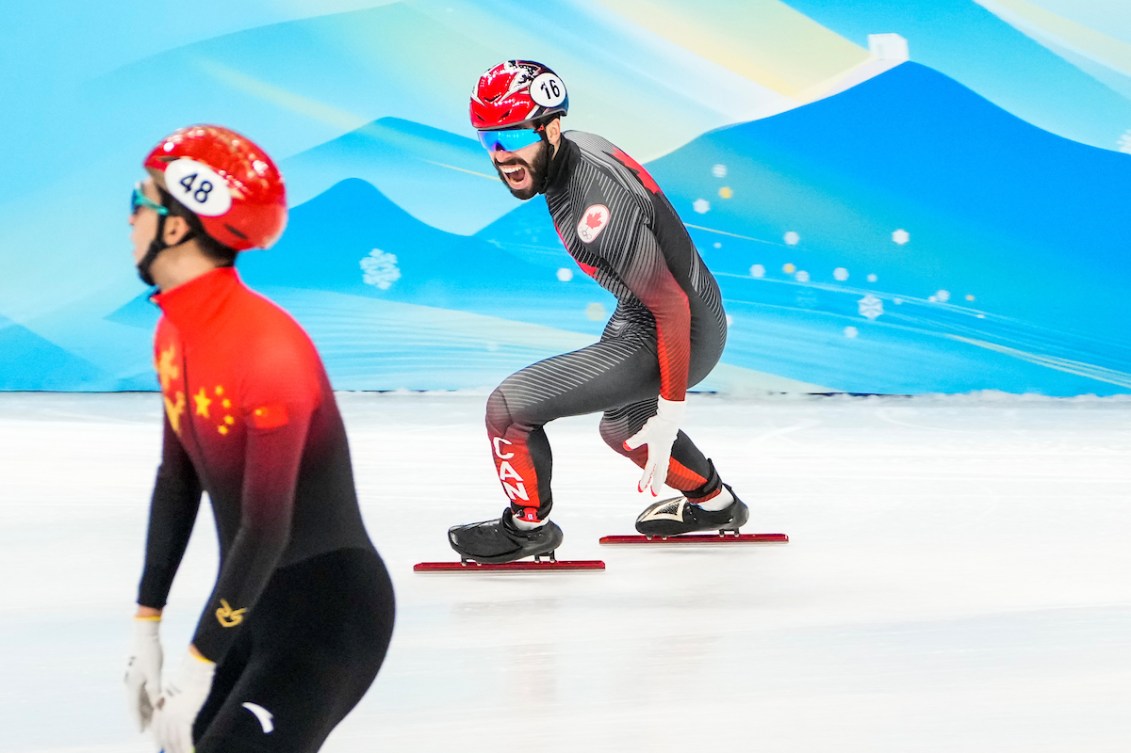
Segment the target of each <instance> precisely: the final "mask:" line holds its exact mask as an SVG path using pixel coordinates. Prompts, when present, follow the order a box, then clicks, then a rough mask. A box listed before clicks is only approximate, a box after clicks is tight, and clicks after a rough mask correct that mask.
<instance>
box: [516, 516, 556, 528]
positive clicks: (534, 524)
mask: <svg viewBox="0 0 1131 753" xmlns="http://www.w3.org/2000/svg"><path fill="white" fill-rule="evenodd" d="M513 517H514V527H515V528H517V529H518V530H520V531H533V530H534V529H535V528H541V527H542V526H544V525H546V521H547V520H549V518H546V519H545V520H523V519H522V518H520V517H518V516H517V515H515V516H513Z"/></svg>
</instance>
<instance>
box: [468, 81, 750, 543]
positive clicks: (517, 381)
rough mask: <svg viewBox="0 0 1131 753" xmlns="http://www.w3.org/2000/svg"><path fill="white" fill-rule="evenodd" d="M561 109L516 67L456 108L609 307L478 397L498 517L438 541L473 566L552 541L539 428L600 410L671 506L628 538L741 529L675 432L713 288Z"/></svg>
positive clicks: (605, 434) (742, 516) (636, 175)
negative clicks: (538, 207)
mask: <svg viewBox="0 0 1131 753" xmlns="http://www.w3.org/2000/svg"><path fill="white" fill-rule="evenodd" d="M568 109H569V96H568V94H567V90H566V86H565V83H564V82H563V81H562V79H561V77H560V76H558V74H557V73H555V72H554V71H553V70H551V69H550V68H548V67H547V66H545V65H543V64H541V63H537V62H533V61H529V60H509V61H506V62H503V63H499V64H498V65H496V66H494V67H492V68H490V69H489V70H487V71H486V72H484V73H483V75H482V76H480V77H479V80H478V81H477V82H476V84H475V88H474V90H473V92H472V96H471V103H470V118H471V125H472V127H474V128H475V129H476V130H477V132H478V135H479V140H480V142H481V143H482V145H483V147H484V148H485V149H486V150H487V153H488V157H489V159H490V160H491V163H492V164H493V165H494V167H495V169H496V171H497V172H498V173H499V177H500V179H501V180H502V181H503V183H504V184H505V185H506V186H507V188H508V189H509V190H510V192H511V193H512V194H514V195H515V196H516V197H518V198H519V199H522V200H527V199H530V198H533V197H534V196H535V195H536V194H544V195H545V197H546V205H547V208H548V209H549V212H550V217H551V219H552V220H553V223H554V226H555V227H556V229H557V231H558V235H559V237H560V238H561V240H562V243H563V244H564V245H565V247H566V250H567V251H568V252H569V254H570V255H571V256H572V257H573V258H574V260H575V261H576V262H577V264H578V266H579V267H581V269H582V270H583V271H585V272H586V273H587V274H589V275H590V276H591V277H593V279H594V280H596V281H597V282H598V283H599V284H600V285H601V286H602V287H603V288H605V289H606V290H607V291H609V292H610V293H612V295H613V296H614V297H615V298H616V299H617V307H616V310H615V312H614V314H613V316H612V318H611V319H610V320H609V322H608V324H607V325H606V327H605V331H604V333H603V334H602V336H601V339H600V341H599V342H597V343H594V344H593V345H590V346H587V347H585V348H582V349H580V350H577V351H574V352H572V353H566V354H563V355H559V356H554V357H552V358H549V359H546V360H544V361H541V362H539V363H536V364H533V365H532V366H528V367H527V368H525V369H522V370H520V371H518V372H517V373H515V374H512V375H511V376H509V377H507V378H506V379H505V380H503V382H502V384H500V385H499V386H498V387H497V388H496V389H495V390H494V392H492V394H491V396H490V398H489V399H488V401H487V417H486V423H487V435H488V440H489V445H490V448H491V454H492V457H493V459H494V462H495V468H496V471H497V474H498V478H499V481H500V483H501V484H502V488H503V492H504V493H505V494H506V496H507V500H508V502H509V504H508V506H507V509H506V510H505V511H504V512H503V515H502V516H501V518H499V519H496V520H487V521H483V522H481V523H472V524H468V525H463V526H456V527H454V528H452V529H450V530H449V532H448V539H449V542H450V544H451V545H452V547H453V548H454V549H455V550H456V551H457V552H459V553H460V555H461V556H462V557H464V558H467V559H473V560H477V561H480V562H507V561H511V560H515V559H519V558H521V557H526V556H531V555H534V556H537V555H542V554H548V553H549V552H551V551H552V550H553V549H554V548H556V547H557V546H558V544H560V543H561V541H562V531H561V529H560V528H559V527H558V526H557V525H556V524H554V523H553V522H552V521H550V520H549V519H548V517H549V515H550V511H551V507H552V501H553V498H552V491H551V485H550V477H551V471H552V460H551V453H550V443H549V440H548V438H547V435H546V431H545V428H544V427H545V426H546V424H547V423H549V422H551V421H553V420H554V419H556V418H562V417H565V416H576V415H582V414H587V413H597V412H600V413H601V414H602V418H601V423H600V432H601V436H602V438H603V439H604V441H605V442H606V443H607V444H608V445H609V446H610V447H611V448H612V449H613V450H615V451H616V452H618V453H620V454H621V455H624V456H625V457H627V458H629V459H630V460H632V461H633V462H634V463H636V464H637V465H638V466H640V467H641V468H642V469H643V474H642V476H641V479H640V482H639V486H638V488H639V490H640V491H642V492H643V491H645V490H651V492H652V494H653V495H654V496H658V494H657V491H658V490H659V489H660V488H662V487H663V486H664V485H665V484H666V485H667V486H669V487H671V488H673V489H675V490H676V491H677V492H679V496H677V497H673V498H669V499H663V500H660V501H657V502H655V503H653V504H651V505H649V506H648V507H647V508H646V509H645V510H644V511H643V512H642V513H641V514H640V515H639V516H638V517H637V520H636V528H637V530H638V531H640V532H641V533H644V534H648V535H661V536H671V535H679V534H682V533H690V532H693V531H702V530H737V529H738V528H739V527H740V526H742V525H743V524H745V523H746V521H747V518H748V516H749V511H748V509H747V507H746V505H745V504H744V503H743V502H742V501H740V500H739V499H738V498H737V497H736V496H735V495H734V493H733V491H732V490H731V488H730V486H728V485H727V484H725V483H723V481H722V479H721V478H720V477H719V474H718V472H717V471H716V470H715V467H714V464H713V463H712V462H711V461H710V460H709V459H708V458H707V457H706V456H705V455H704V454H703V452H702V451H700V449H699V448H698V447H697V446H696V445H695V444H694V443H693V442H692V441H691V439H690V438H689V437H688V436H687V434H685V433H684V432H683V431H681V430H680V425H681V424H682V422H683V414H684V406H685V397H686V393H687V389H688V387H690V386H692V385H694V384H697V383H698V382H699V381H700V380H702V379H703V378H704V377H706V376H707V374H708V373H709V372H710V371H711V370H712V369H713V368H714V366H715V364H717V363H718V361H719V358H720V357H721V355H722V351H723V346H724V344H725V343H726V330H727V324H726V314H725V313H724V311H723V306H722V297H721V294H720V292H719V287H718V284H717V282H716V281H715V278H714V277H713V276H712V275H711V273H710V271H709V270H708V269H707V267H706V265H705V264H704V263H703V260H702V258H701V257H700V256H699V253H698V251H697V250H696V248H695V246H694V244H693V243H692V240H691V237H690V236H689V235H688V233H687V230H686V228H685V227H684V225H683V222H682V221H681V220H680V218H679V215H678V214H677V213H676V211H675V209H674V208H673V207H672V205H671V203H670V202H669V201H668V200H667V198H666V197H665V196H664V194H663V192H662V191H661V189H660V187H659V185H658V184H657V183H656V181H655V180H654V179H653V178H652V176H651V175H649V174H648V171H647V170H645V169H644V168H643V167H642V166H641V165H640V164H639V163H638V162H637V161H636V160H634V159H633V158H632V157H630V156H629V155H628V154H626V153H625V152H624V151H622V150H621V149H620V148H618V147H617V146H615V145H614V144H612V143H610V142H609V141H607V140H606V139H604V138H602V137H600V136H596V135H593V134H589V133H582V132H579V131H568V132H564V131H562V128H561V118H562V116H564V115H565V114H566V112H567V111H568Z"/></svg>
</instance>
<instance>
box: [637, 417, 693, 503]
mask: <svg viewBox="0 0 1131 753" xmlns="http://www.w3.org/2000/svg"><path fill="white" fill-rule="evenodd" d="M686 405H687V403H685V402H684V401H683V400H665V399H664V398H662V397H661V398H659V403H657V405H656V415H654V416H652V417H651V418H649V419H648V420H647V421H646V422H645V423H644V427H643V428H641V429H640V431H638V432H636V433H635V434H633V435H632V436H631V437H629V438H628V439H626V440H625V442H624V446H625V447H626V448H628V449H630V450H635V449H636V448H637V447H640V446H641V445H645V444H646V445H648V462H646V463H645V464H644V475H643V476H641V477H640V483H639V484H637V486H636V490H637V491H640V492H643V491H644V490H645V489H647V488H649V487H651V488H652V496H653V497H657V496H659V494H657V490H658V489H660V487H662V486H663V485H664V482H665V481H667V478H668V464H669V463H670V462H671V459H672V445H673V444H675V436H676V434H678V433H679V425H680V424H681V423H683V411H684V408H685V407H686Z"/></svg>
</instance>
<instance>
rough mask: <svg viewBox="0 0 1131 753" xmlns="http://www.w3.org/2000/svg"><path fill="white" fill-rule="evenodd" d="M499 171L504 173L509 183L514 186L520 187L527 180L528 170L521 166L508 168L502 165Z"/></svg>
mask: <svg viewBox="0 0 1131 753" xmlns="http://www.w3.org/2000/svg"><path fill="white" fill-rule="evenodd" d="M499 170H500V171H502V173H503V177H504V178H506V181H507V183H510V184H511V185H512V186H517V185H520V184H521V183H523V182H524V181H525V180H526V168H525V167H523V166H521V165H508V166H506V167H503V166H501V165H500V166H499Z"/></svg>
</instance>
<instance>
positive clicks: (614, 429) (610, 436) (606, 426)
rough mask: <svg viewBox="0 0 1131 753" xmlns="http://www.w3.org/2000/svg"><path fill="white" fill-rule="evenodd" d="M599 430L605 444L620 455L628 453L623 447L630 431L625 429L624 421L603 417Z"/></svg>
mask: <svg viewBox="0 0 1131 753" xmlns="http://www.w3.org/2000/svg"><path fill="white" fill-rule="evenodd" d="M599 430H600V432H601V439H603V440H604V442H605V444H607V445H608V446H609V447H611V448H612V449H613V450H614V451H616V452H619V453H620V454H621V455H627V454H628V452H629V451H628V450H626V449H625V448H624V442H625V440H626V439H628V438H629V437H631V436H632V433H631V432H629V431H628V430H627V428H626V424H625V422H624V421H610V420H609V419H607V418H603V419H601V424H600V427H599Z"/></svg>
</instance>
